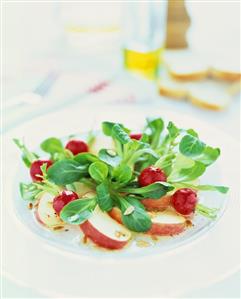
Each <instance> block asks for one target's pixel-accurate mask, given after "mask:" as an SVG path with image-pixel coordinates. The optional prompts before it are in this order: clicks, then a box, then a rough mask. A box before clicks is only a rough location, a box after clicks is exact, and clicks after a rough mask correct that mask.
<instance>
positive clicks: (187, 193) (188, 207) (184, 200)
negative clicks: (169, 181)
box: [171, 188, 197, 216]
mask: <svg viewBox="0 0 241 299" xmlns="http://www.w3.org/2000/svg"><path fill="white" fill-rule="evenodd" d="M171 204H172V206H173V207H174V209H175V210H176V211H177V212H178V213H180V214H182V215H185V216H188V215H191V214H192V213H194V211H195V209H196V205H197V193H196V192H195V191H194V190H192V189H189V188H182V189H179V190H177V191H176V192H175V193H174V194H173V195H172V196H171Z"/></svg>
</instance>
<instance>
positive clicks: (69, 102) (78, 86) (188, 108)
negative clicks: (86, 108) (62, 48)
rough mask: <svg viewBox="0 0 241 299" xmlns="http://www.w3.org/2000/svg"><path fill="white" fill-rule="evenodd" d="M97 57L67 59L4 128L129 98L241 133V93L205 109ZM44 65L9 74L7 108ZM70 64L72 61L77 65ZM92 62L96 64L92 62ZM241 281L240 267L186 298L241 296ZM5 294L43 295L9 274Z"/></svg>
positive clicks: (6, 115)
mask: <svg viewBox="0 0 241 299" xmlns="http://www.w3.org/2000/svg"><path fill="white" fill-rule="evenodd" d="M73 60H74V59H72V61H73ZM93 60H94V61H93ZM93 60H92V62H91V63H90V60H86V61H87V62H88V61H89V62H88V63H87V62H86V61H85V62H83V61H82V64H81V67H80V66H79V64H74V63H72V64H71V63H69V64H68V67H66V65H67V63H66V64H65V66H63V65H62V67H61V74H60V77H59V80H58V81H57V82H56V83H55V85H54V86H53V88H52V90H51V91H50V93H49V95H47V96H46V98H45V99H44V101H43V102H42V103H40V104H39V105H18V106H17V107H15V108H14V109H11V111H10V110H7V109H5V110H3V132H7V131H9V130H10V129H11V128H14V127H16V126H17V125H19V124H21V123H23V122H26V121H29V120H31V119H32V118H34V117H37V116H39V115H43V114H47V113H50V112H52V111H56V110H61V109H65V107H67V106H68V107H71V106H72V107H73V109H74V108H75V105H76V104H77V103H79V102H80V101H83V103H85V104H89V105H90V107H91V105H95V107H99V109H100V112H101V109H104V106H105V105H109V106H110V105H116V104H122V103H123V104H125V105H126V104H127V103H129V105H131V106H133V105H136V106H138V107H139V108H142V109H143V110H144V109H145V107H147V106H148V107H150V105H152V107H153V108H156V109H158V110H160V114H161V111H162V109H170V110H174V111H179V113H184V114H191V115H192V116H195V117H197V118H198V119H200V120H202V121H204V122H205V123H208V124H209V125H210V126H214V127H217V128H219V129H220V130H222V131H223V132H225V133H227V134H229V135H231V136H232V137H234V138H235V139H239V137H240V97H239V96H236V97H235V98H234V99H233V103H232V105H231V106H230V107H229V109H228V110H226V111H222V112H213V111H207V110H200V109H199V108H197V107H194V106H192V105H191V104H189V103H187V102H178V101H174V100H170V99H167V98H164V97H161V96H159V95H158V93H157V89H156V86H155V85H154V84H153V83H152V82H149V81H145V80H143V79H140V78H136V77H133V76H131V75H129V74H127V73H125V72H123V71H122V70H121V64H120V61H118V59H116V60H115V59H114V58H113V57H112V58H111V59H110V58H108V59H106V60H105V59H103V60H102V61H101V62H100V61H96V60H95V59H94V58H93ZM39 65H41V61H40V62H39V63H38V65H37V66H36V67H35V69H34V68H33V69H32V70H28V71H26V72H24V73H23V74H21V75H20V74H16V75H14V76H13V75H11V76H5V77H3V83H4V92H3V108H4V104H5V103H6V102H7V101H11V98H12V97H13V96H16V95H18V94H21V93H23V92H25V91H29V90H32V89H33V88H34V87H35V86H36V85H37V84H38V83H39V82H40V81H41V79H42V78H43V77H44V75H45V74H46V70H47V69H41V68H39ZM69 65H72V68H71V67H70V66H69ZM90 65H91V66H92V67H89V66H90ZM93 65H94V66H95V67H93ZM113 69H114V70H115V71H113ZM38 70H39V71H38ZM103 70H104V71H103ZM101 82H108V85H107V86H106V87H104V88H103V89H101V90H100V91H99V92H93V86H97V85H98V84H99V83H101ZM90 109H91V108H90ZM239 283H240V272H239V273H235V274H233V275H232V276H230V277H228V278H227V279H225V280H224V281H221V282H219V283H216V284H214V285H212V286H210V287H208V288H204V289H201V290H196V291H194V292H191V293H188V294H185V295H184V296H183V298H187V297H188V298H200V297H201V298H208V297H220V298H221V297H225V298H231V297H232V298H238V297H239ZM3 297H5V298H9V297H12V298H17V297H18V298H20V297H21V298H37V297H41V298H43V296H42V295H41V294H38V293H37V292H36V291H35V290H31V289H28V288H25V287H21V286H18V285H16V284H15V283H13V282H12V281H10V280H9V279H7V278H4V279H3Z"/></svg>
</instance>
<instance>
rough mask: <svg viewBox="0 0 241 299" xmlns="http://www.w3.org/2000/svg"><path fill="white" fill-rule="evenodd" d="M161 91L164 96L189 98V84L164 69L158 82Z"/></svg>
mask: <svg viewBox="0 0 241 299" xmlns="http://www.w3.org/2000/svg"><path fill="white" fill-rule="evenodd" d="M158 89H159V93H160V94H161V95H162V96H164V97H169V98H171V99H175V100H184V99H185V98H187V93H188V90H187V86H186V84H185V83H183V82H179V81H177V80H174V79H172V78H171V77H170V76H169V74H168V73H167V71H166V70H163V71H162V74H161V77H160V79H159V82H158Z"/></svg>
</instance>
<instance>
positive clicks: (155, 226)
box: [147, 210, 187, 236]
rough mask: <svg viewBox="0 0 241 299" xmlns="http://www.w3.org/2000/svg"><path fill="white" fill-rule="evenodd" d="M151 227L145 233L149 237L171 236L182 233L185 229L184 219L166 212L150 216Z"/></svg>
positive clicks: (174, 213) (168, 211) (171, 212)
mask: <svg viewBox="0 0 241 299" xmlns="http://www.w3.org/2000/svg"><path fill="white" fill-rule="evenodd" d="M150 216H151V220H152V227H151V229H150V230H149V231H148V232H147V234H149V235H156V236H173V235H178V234H180V233H182V232H183V231H184V230H185V229H186V227H187V223H186V218H185V217H183V216H181V215H179V214H177V213H176V212H174V211H171V210H166V211H164V212H159V213H155V214H154V213H153V214H150Z"/></svg>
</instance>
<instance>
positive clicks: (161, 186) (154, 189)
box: [121, 182, 174, 199]
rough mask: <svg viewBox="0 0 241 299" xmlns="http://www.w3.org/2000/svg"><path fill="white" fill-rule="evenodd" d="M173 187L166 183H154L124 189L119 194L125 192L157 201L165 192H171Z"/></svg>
mask: <svg viewBox="0 0 241 299" xmlns="http://www.w3.org/2000/svg"><path fill="white" fill-rule="evenodd" d="M173 189H174V187H173V186H172V185H171V184H169V183H166V182H156V183H153V184H151V185H148V186H145V187H139V188H133V187H128V186H127V187H124V188H122V189H121V192H126V193H130V194H136V195H140V196H142V197H143V198H152V199H159V198H160V197H162V196H164V195H165V194H166V193H167V192H169V191H171V190H173Z"/></svg>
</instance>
